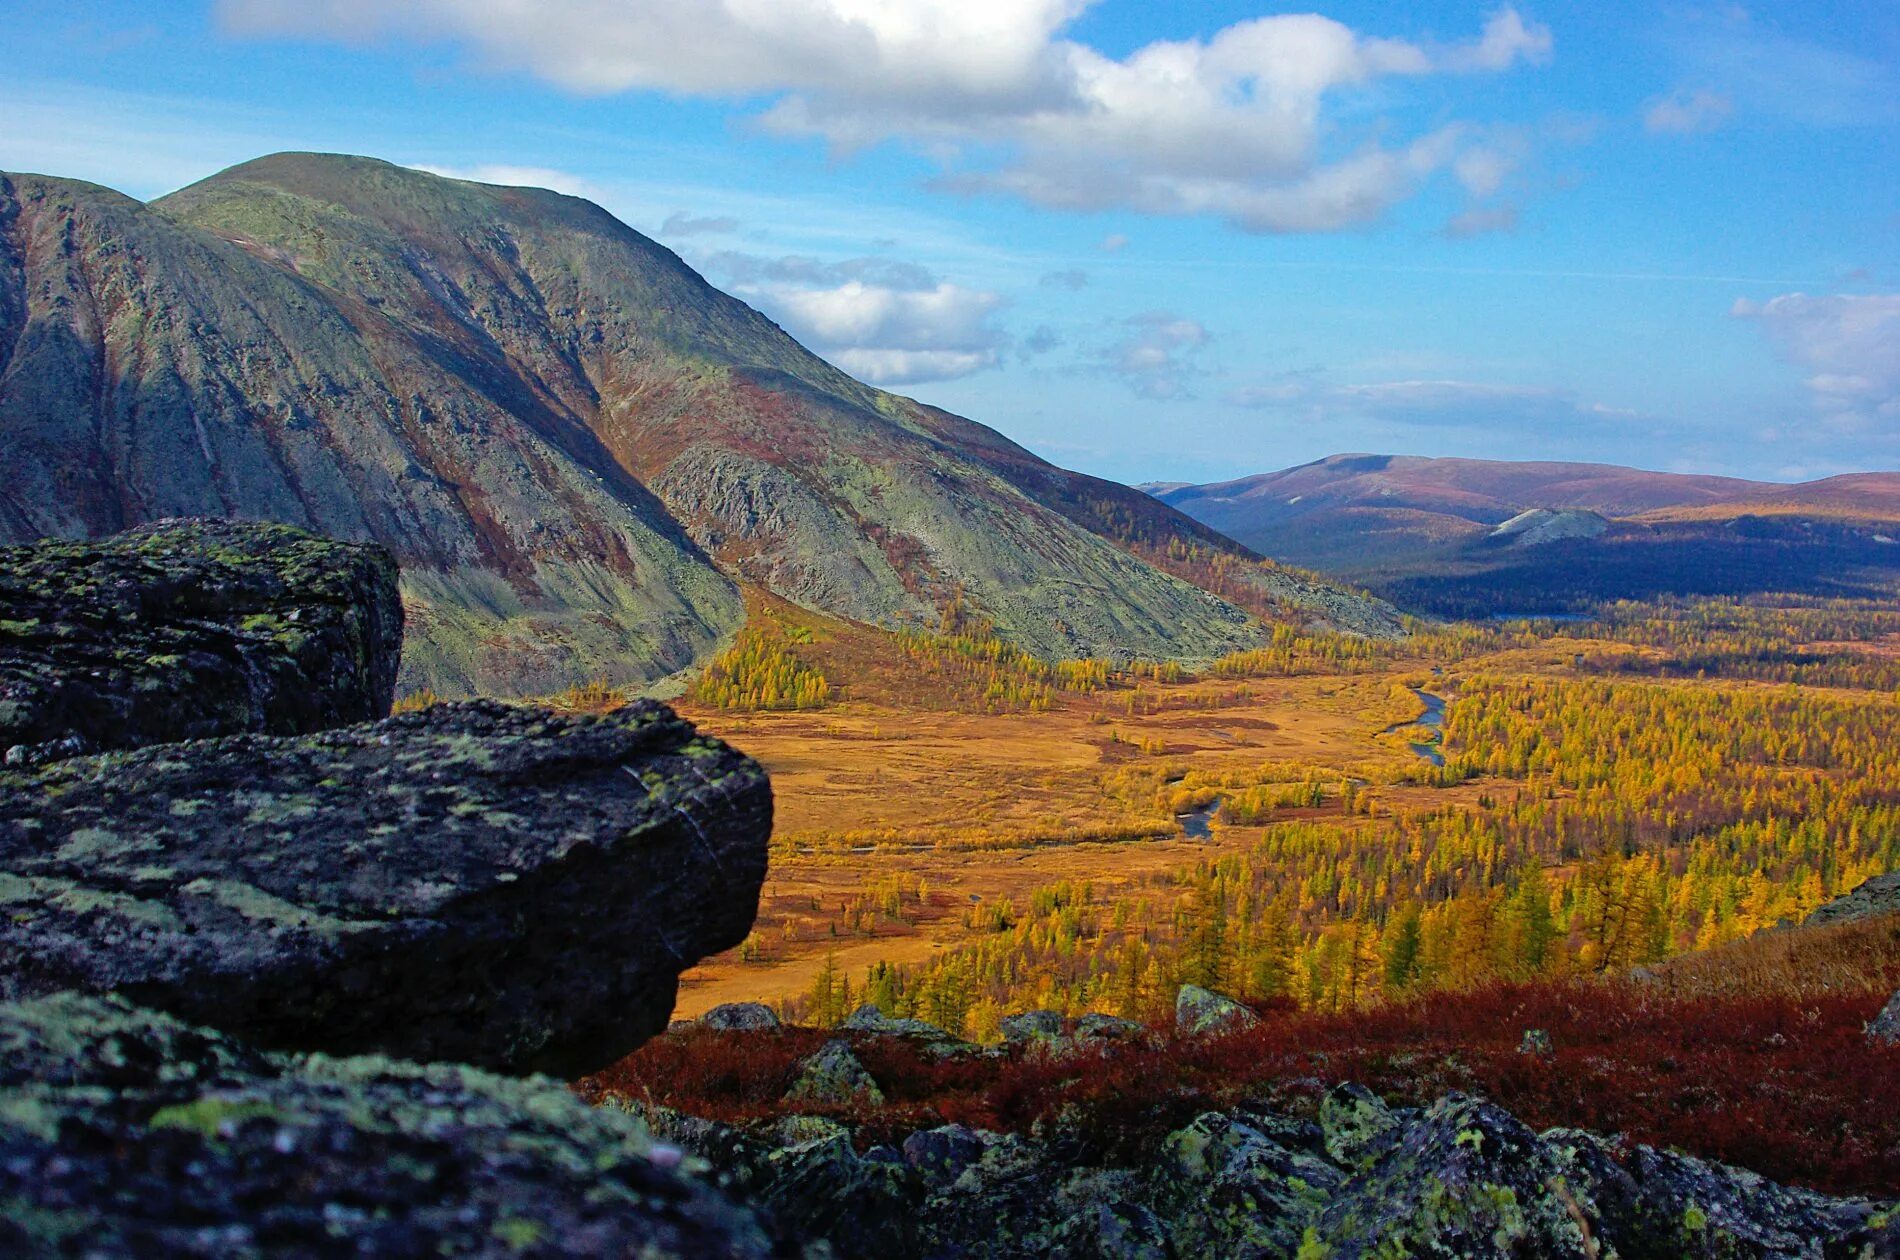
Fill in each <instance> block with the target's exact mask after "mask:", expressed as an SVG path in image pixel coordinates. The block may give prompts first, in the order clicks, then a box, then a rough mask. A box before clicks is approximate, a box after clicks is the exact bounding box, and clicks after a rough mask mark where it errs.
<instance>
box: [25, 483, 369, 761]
mask: <svg viewBox="0 0 1900 1260" xmlns="http://www.w3.org/2000/svg"><path fill="white" fill-rule="evenodd" d="M401 649H402V603H401V601H400V599H399V598H398V597H397V593H396V564H395V561H394V560H392V559H390V556H389V553H388V552H386V551H384V550H383V549H382V548H380V547H375V546H357V545H352V544H349V543H339V542H332V541H330V540H329V539H326V538H319V537H317V536H316V535H314V534H308V533H305V532H304V531H302V530H299V529H293V528H291V527H289V526H285V525H266V524H258V523H252V522H243V521H211V520H204V521H198V520H191V521H160V522H157V523H155V524H152V525H146V526H142V527H140V528H138V529H134V530H130V531H128V532H126V533H123V534H120V535H118V536H116V537H114V538H108V539H106V540H104V541H103V542H89V543H42V544H38V545H35V546H29V547H8V548H0V754H4V755H5V758H6V761H7V763H8V764H10V765H15V766H18V765H24V764H31V763H33V762H37V761H45V760H50V759H52V758H54V757H60V756H68V755H72V754H74V753H84V752H91V751H96V750H102V749H110V748H136V747H142V746H144V745H148V744H156V743H164V742H168V741H172V740H183V739H203V738H209V737H212V736H218V735H232V734H239V733H243V732H259V733H263V734H270V735H300V734H307V733H309V732H311V731H318V730H324V729H327V728H329V727H333V726H342V725H346V724H349V723H352V722H368V721H374V720H375V719H377V718H380V717H384V716H386V715H387V714H388V713H389V703H390V697H391V695H392V693H393V692H394V690H395V686H396V664H397V657H398V655H399V654H400V652H401Z"/></svg>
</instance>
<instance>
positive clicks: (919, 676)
mask: <svg viewBox="0 0 1900 1260" xmlns="http://www.w3.org/2000/svg"><path fill="white" fill-rule="evenodd" d="M753 608H754V613H753V625H754V626H755V627H758V628H760V630H759V632H760V633H763V634H767V635H771V636H775V637H777V639H778V640H779V641H780V642H781V643H782V644H783V645H784V648H785V651H787V652H788V653H792V654H795V655H796V657H797V659H798V660H799V661H800V662H802V663H803V665H804V667H805V668H808V669H810V670H812V671H815V672H818V673H822V675H823V676H824V678H825V679H826V680H827V683H828V684H829V686H830V698H829V699H827V701H826V702H825V703H824V704H823V705H822V707H816V708H807V709H795V710H781V711H769V710H757V711H747V710H745V709H743V708H720V707H714V706H709V705H704V704H697V703H695V702H694V701H693V700H692V698H691V697H690V696H688V697H686V698H684V699H682V700H681V702H680V703H681V707H682V711H683V712H685V713H686V714H688V715H689V716H691V717H692V718H693V719H694V720H695V721H697V722H699V723H700V724H701V725H702V726H704V727H705V728H706V729H708V730H710V731H713V732H716V733H718V734H720V735H721V736H722V737H725V738H729V739H731V740H732V741H733V742H734V743H735V744H737V745H738V746H739V747H741V748H743V749H745V750H746V751H748V752H749V753H751V754H753V755H755V756H757V757H758V758H760V760H761V761H762V762H763V764H765V765H766V766H767V768H768V769H769V771H770V772H771V774H772V777H773V782H774V785H775V791H776V793H777V801H778V805H777V823H776V828H775V833H774V840H773V860H772V866H771V872H770V874H769V876H768V880H767V884H766V887H765V892H764V894H763V898H762V902H761V909H760V916H759V920H758V923H757V925H756V926H755V929H754V931H753V933H752V936H751V937H750V938H749V939H748V940H747V942H746V943H745V945H743V946H742V947H740V948H739V949H737V950H734V951H732V952H730V953H728V954H725V955H722V956H720V957H717V958H715V959H712V960H709V961H708V962H707V963H705V964H704V965H702V966H701V967H700V968H698V969H696V970H695V971H693V972H689V973H688V974H687V976H686V977H685V978H684V980H683V984H682V989H681V996H680V1006H679V1012H680V1015H681V1017H691V1016H692V1015H694V1014H697V1013H699V1012H702V1011H704V1010H706V1009H709V1008H711V1007H712V1006H716V1005H719V1004H721V1003H725V1002H731V1001H739V1000H758V1001H766V1002H769V1003H771V1004H773V1005H775V1006H777V1007H779V1008H780V1009H781V1010H782V1011H783V1012H784V1013H785V1014H786V1015H787V1016H789V1017H791V1018H795V1019H798V1020H801V1021H809V1020H814V1019H815V1020H817V1021H818V1022H823V1021H824V1020H825V1019H827V1018H829V1019H836V1018H840V1017H842V1015H843V1014H844V1013H845V1012H846V1011H847V1010H848V1009H849V1008H850V1007H851V1006H852V1005H854V1004H855V1003H856V1002H857V1001H859V1000H876V1001H878V1002H879V1004H880V1005H882V1006H884V1007H885V1008H886V1009H890V1010H898V1011H903V1012H905V1013H914V1014H916V1015H918V1016H919V1017H923V1018H929V1019H931V1020H932V1021H933V1022H937V1023H940V1024H942V1025H943V1026H945V1027H949V1028H951V1029H953V1030H955V1031H959V1032H963V1033H965V1034H967V1035H970V1036H975V1037H979V1038H982V1037H994V1036H995V1035H996V1021H997V1019H998V1018H1000V1016H1001V1015H1002V1014H1003V1013H1006V1012H1007V1011H1010V1010H1020V1009H1026V1008H1030V1007H1035V1006H1048V1007H1054V1008H1055V1009H1058V1010H1067V1011H1069V1012H1071V1013H1080V1012H1081V1011H1083V1010H1086V1009H1108V1010H1113V1011H1116V1012H1117V1013H1123V1014H1128V1015H1131V1016H1134V1017H1136V1018H1143V1019H1151V1018H1157V1017H1158V1013H1159V1011H1160V1008H1161V1007H1162V1006H1163V1005H1165V1004H1166V1003H1167V1002H1168V1001H1170V1000H1171V997H1170V995H1171V994H1172V992H1173V987H1174V985H1175V984H1176V983H1179V982H1181V981H1182V980H1184V979H1192V980H1193V981H1194V982H1196V983H1208V984H1211V985H1214V986H1216V987H1223V988H1224V989H1225V990H1227V991H1232V992H1237V993H1240V994H1242V995H1245V996H1248V997H1251V998H1254V999H1256V1000H1286V1001H1291V1002H1294V1003H1295V1004H1297V1005H1300V1006H1304V1007H1312V1008H1317V1009H1321V1010H1342V1009H1351V1008H1355V1007H1359V1006H1362V1005H1365V1004H1369V1003H1370V1004H1376V1003H1378V1002H1381V1001H1386V1000H1390V999H1392V998H1394V997H1400V996H1403V995H1405V994H1408V993H1413V992H1423V991H1429V990H1432V989H1439V988H1451V989H1462V988H1468V987H1470V986H1473V985H1479V984H1485V983H1491V982H1494V981H1499V980H1523V979H1527V978H1531V977H1540V976H1541V977H1551V978H1555V977H1563V976H1587V975H1592V974H1598V973H1601V972H1603V971H1605V970H1615V969H1620V968H1627V967H1631V966H1639V965H1648V964H1654V963H1656V962H1658V961H1660V960H1662V959H1664V958H1667V957H1670V956H1672V955H1675V954H1678V953H1681V952H1684V951H1688V950H1693V949H1697V948H1708V947H1712V946H1715V945H1719V944H1722V943H1724V942H1726V941H1733V940H1737V939H1741V938H1743V937H1745V936H1747V935H1748V934H1749V933H1750V932H1752V931H1755V930H1757V929H1758V928H1760V927H1764V926H1772V925H1773V924H1774V923H1775V922H1777V921H1780V920H1782V919H1788V920H1798V919H1799V918H1800V917H1801V916H1802V915H1804V914H1805V913H1807V912H1808V911H1809V910H1812V909H1813V908H1814V907H1815V906H1816V905H1818V904H1820V902H1821V901H1823V900H1825V899H1826V898H1827V897H1828V896H1831V895H1833V894H1834V893H1835V892H1837V891H1841V890H1844V889H1845V888H1847V887H1851V886H1852V885H1853V884H1854V883H1856V882H1857V881H1858V880H1860V879H1863V878H1866V877H1868V876H1870V875H1873V874H1879V873H1883V872H1884V871H1886V870H1888V869H1891V868H1892V867H1893V866H1896V865H1900V850H1896V848H1895V845H1896V843H1900V842H1897V841H1896V839H1895V834H1896V826H1895V822H1896V818H1897V817H1900V814H1897V812H1896V811H1897V810H1900V764H1896V763H1894V762H1893V761H1892V756H1893V754H1892V752H1891V751H1890V750H1891V749H1893V748H1895V747H1900V709H1897V708H1896V705H1895V701H1894V697H1895V695H1896V694H1900V668H1896V666H1895V665H1894V663H1893V660H1892V658H1891V656H1890V655H1887V654H1885V653H1884V652H1883V651H1882V648H1883V644H1884V643H1885V642H1886V641H1887V636H1888V635H1890V634H1891V633H1892V631H1891V629H1890V628H1889V627H1890V622H1891V619H1892V617H1893V614H1891V613H1890V612H1888V611H1887V610H1886V609H1885V608H1884V607H1883V606H1844V605H1836V606H1827V607H1808V608H1803V607H1799V606H1790V607H1773V606H1769V605H1742V604H1732V603H1722V602H1705V603H1695V604H1684V605H1676V606H1663V605H1647V606H1638V605H1624V606H1618V607H1617V608H1615V609H1606V610H1605V611H1604V613H1603V615H1602V617H1601V619H1598V620H1591V621H1585V622H1573V621H1566V622H1548V621H1547V622H1538V623H1510V624H1486V625H1445V626H1440V627H1431V626H1422V625H1421V626H1417V627H1415V628H1414V629H1415V633H1414V634H1413V636H1412V637H1411V638H1410V639H1408V640H1405V641H1402V642H1399V643H1391V644H1376V643H1369V642H1368V641H1364V640H1351V639H1338V638H1334V637H1324V636H1323V637H1314V638H1307V637H1296V636H1292V635H1283V636H1282V638H1283V639H1284V640H1286V642H1285V643H1284V644H1283V646H1282V647H1281V648H1280V649H1278V650H1277V651H1274V650H1264V651H1256V652H1253V653H1245V654H1236V655H1235V656H1233V657H1230V658H1227V659H1224V660H1221V661H1216V662H1213V663H1212V664H1210V665H1209V666H1207V667H1205V668H1204V669H1202V670H1201V671H1199V672H1198V673H1194V672H1190V671H1186V670H1179V669H1163V670H1149V671H1147V672H1146V673H1144V671H1143V667H1140V666H1134V667H1131V668H1130V669H1127V670H1116V671H1109V670H1104V671H1102V672H1101V673H1100V674H1099V675H1095V674H1089V675H1086V676H1082V677H1079V678H1077V679H1076V680H1075V681H1074V682H1073V684H1072V686H1073V689H1070V688H1068V687H1061V686H1050V687H1049V689H1048V690H1047V691H1042V692H1038V691H1035V690H1034V687H1036V686H1037V685H1039V684H1036V683H1034V682H1033V681H1031V682H1028V683H1018V682H1012V681H1011V675H1012V671H1013V672H1014V673H1020V674H1025V675H1033V674H1034V673H1035V672H1036V670H1037V669H1038V668H1041V669H1045V670H1047V671H1048V672H1049V675H1050V676H1051V677H1052V678H1058V677H1059V676H1060V674H1061V671H1060V669H1059V668H1058V667H1056V666H1049V665H1044V664H1042V663H1039V662H1031V661H1017V662H1016V663H1015V664H1014V665H1013V666H1009V665H1007V663H1006V664H1005V665H1004V666H996V665H993V664H988V663H985V664H971V662H970V661H969V660H968V659H967V658H966V657H965V656H963V655H961V654H960V653H959V652H958V651H956V650H953V648H952V647H951V646H949V645H952V644H955V643H958V642H961V644H962V647H963V649H964V651H967V652H971V653H975V654H976V655H977V656H978V657H979V658H982V659H985V660H986V659H987V658H985V657H984V654H983V653H982V652H980V651H978V647H977V645H980V644H983V643H985V642H987V641H985V640H982V639H980V638H972V637H971V636H968V635H964V636H960V638H959V637H958V636H947V635H939V636H936V637H935V638H934V639H929V642H930V643H931V645H932V646H930V647H929V648H927V649H926V648H925V647H921V646H920V643H921V642H923V641H924V640H925V639H927V638H928V636H919V637H918V638H917V639H914V640H913V641H911V642H909V643H908V644H906V642H905V641H903V640H900V639H899V638H897V637H895V636H891V635H888V634H885V633H883V632H879V631H875V630H871V629H868V628H866V627H861V626H853V625H850V624H848V623H843V622H839V621H836V620H835V619H831V618H826V617H823V616H821V615H818V614H813V613H810V612H807V611H805V610H800V609H796V608H794V607H791V606H789V605H785V604H783V603H781V602H774V601H767V600H765V599H763V598H760V597H756V596H755V598H754V604H753ZM1857 636H1858V637H1857ZM1686 644H1693V645H1695V646H1696V647H1697V648H1698V650H1699V652H1700V653H1701V655H1700V656H1697V657H1695V658H1693V664H1692V665H1691V664H1689V663H1684V664H1683V665H1682V666H1680V667H1678V665H1677V663H1676V662H1677V661H1678V659H1679V658H1677V657H1676V656H1674V655H1673V654H1672V652H1671V651H1670V646H1669V645H1686ZM992 650H993V649H992ZM1001 659H1006V658H1001ZM946 662H955V663H956V664H957V665H958V666H960V667H961V668H953V667H952V666H951V665H950V664H946ZM1155 674H1159V675H1161V676H1158V677H1157V676H1154V675H1155ZM1795 679H1801V680H1803V681H1805V682H1806V683H1807V685H1806V686H1804V687H1803V688H1802V689H1801V692H1800V693H1799V696H1800V699H1799V700H1798V701H1794V700H1790V699H1788V696H1789V692H1788V683H1789V682H1790V681H1793V680H1795ZM998 695H1014V696H1016V697H1018V698H1017V699H1016V700H1014V701H999V700H997V699H996V698H995V697H997V696H998ZM1024 696H1027V697H1028V698H1027V699H1024V698H1022V697H1024ZM1427 697H1436V698H1440V699H1442V700H1443V702H1444V703H1443V706H1442V708H1441V707H1439V706H1438V705H1436V704H1434V703H1433V701H1432V700H1430V699H1427ZM1500 706H1502V707H1500ZM1433 718H1437V721H1436V722H1434V721H1433V720H1432V719H1433ZM1606 722H1607V723H1609V725H1607V726H1606V725H1604V723H1606ZM1824 732H1826V733H1827V734H1824ZM1659 738H1660V739H1665V740H1667V741H1668V743H1667V744H1665V745H1659V747H1670V748H1674V749H1676V751H1674V752H1672V753H1670V754H1668V755H1667V756H1664V757H1657V756H1655V754H1652V753H1649V752H1646V751H1645V748H1646V747H1647V746H1648V742H1649V741H1650V740H1653V739H1659ZM1684 740H1692V741H1693V746H1694V747H1695V748H1697V749H1699V750H1700V751H1699V752H1698V753H1697V754H1696V755H1695V756H1694V757H1689V756H1687V755H1686V753H1685V751H1684V747H1685V746H1684V745H1683V743H1682V741H1684ZM1817 741H1820V742H1817ZM1777 767H1782V768H1777ZM1190 817H1193V818H1195V819H1201V818H1204V819H1205V820H1206V825H1205V826H1204V828H1203V827H1197V828H1196V829H1197V830H1202V829H1204V830H1205V832H1206V834H1205V835H1204V836H1190V835H1188V834H1186V830H1185V828H1184V821H1185V820H1187V819H1189V818H1190ZM1790 819H1797V820H1800V821H1799V823H1798V825H1794V826H1792V827H1791V826H1790V825H1789V822H1788V820H1790ZM1131 950H1132V951H1134V952H1132V953H1131V952H1130V951H1131Z"/></svg>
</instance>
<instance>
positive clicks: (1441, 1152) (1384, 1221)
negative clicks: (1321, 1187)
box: [1318, 1094, 1601, 1260]
mask: <svg viewBox="0 0 1900 1260" xmlns="http://www.w3.org/2000/svg"><path fill="white" fill-rule="evenodd" d="M1560 1171H1561V1169H1560V1168H1559V1166H1558V1164H1557V1162H1556V1160H1555V1159H1554V1158H1553V1156H1552V1153H1551V1152H1550V1151H1549V1150H1547V1149H1546V1148H1545V1146H1544V1144H1543V1143H1542V1142H1541V1141H1540V1140H1539V1139H1538V1136H1537V1134H1535V1133H1533V1132H1532V1131H1531V1130H1530V1129H1528V1128H1526V1127H1525V1126H1524V1125H1523V1124H1521V1123H1520V1122H1519V1121H1518V1120H1517V1119H1516V1118H1515V1117H1514V1116H1512V1115H1511V1114H1510V1113H1508V1112H1506V1111H1504V1110H1502V1109H1501V1108H1498V1107H1494V1106H1492V1105H1491V1104H1489V1103H1486V1102H1482V1101H1480V1100H1478V1099H1473V1098H1466V1097H1463V1096H1461V1095H1457V1094H1453V1095H1450V1096H1448V1097H1446V1098H1443V1099H1440V1100H1439V1101H1438V1102H1436V1103H1434V1104H1433V1105H1432V1106H1431V1107H1429V1108H1428V1109H1426V1111H1425V1113H1424V1114H1423V1115H1421V1116H1420V1117H1418V1118H1417V1119H1416V1120H1413V1121H1412V1122H1411V1123H1409V1124H1407V1125H1405V1126H1404V1128H1403V1130H1402V1131H1400V1132H1398V1133H1397V1134H1396V1135H1394V1139H1393V1141H1392V1142H1391V1143H1390V1145H1389V1146H1388V1147H1387V1148H1386V1149H1385V1150H1384V1151H1383V1153H1381V1154H1380V1155H1379V1157H1378V1158H1377V1159H1376V1161H1374V1162H1371V1163H1370V1164H1369V1165H1365V1166H1363V1168H1362V1171H1361V1172H1359V1174H1358V1175H1356V1176H1355V1177H1353V1178H1352V1179H1351V1180H1350V1181H1349V1182H1348V1183H1347V1184H1346V1185H1345V1186H1344V1187H1343V1188H1342V1190H1341V1192H1340V1193H1339V1194H1337V1195H1335V1196H1334V1197H1333V1199H1332V1201H1331V1202H1330V1203H1329V1204H1327V1206H1326V1210H1325V1212H1324V1213H1323V1214H1322V1216H1321V1218H1320V1224H1319V1228H1318V1236H1319V1238H1320V1239H1321V1240H1323V1242H1324V1244H1325V1245H1326V1246H1327V1247H1329V1248H1330V1250H1329V1251H1327V1252H1326V1253H1324V1254H1326V1255H1327V1256H1329V1257H1335V1258H1337V1260H1350V1258H1355V1257H1361V1256H1365V1257H1370V1256H1375V1255H1377V1256H1387V1255H1408V1256H1409V1255H1433V1256H1474V1257H1476V1256H1498V1257H1505V1256H1551V1257H1558V1256H1562V1257H1572V1256H1574V1257H1577V1260H1583V1258H1584V1257H1586V1256H1589V1255H1592V1254H1595V1253H1594V1252H1593V1251H1592V1250H1591V1244H1590V1241H1589V1240H1590V1237H1591V1234H1592V1224H1591V1222H1592V1221H1593V1220H1597V1219H1600V1215H1601V1214H1600V1213H1599V1212H1598V1211H1597V1210H1596V1207H1595V1204H1594V1203H1593V1202H1592V1201H1591V1199H1590V1197H1589V1195H1588V1193H1587V1190H1586V1189H1584V1188H1582V1187H1579V1186H1574V1185H1567V1184H1565V1183H1564V1181H1563V1179H1562V1178H1561V1177H1560V1176H1559V1173H1560Z"/></svg>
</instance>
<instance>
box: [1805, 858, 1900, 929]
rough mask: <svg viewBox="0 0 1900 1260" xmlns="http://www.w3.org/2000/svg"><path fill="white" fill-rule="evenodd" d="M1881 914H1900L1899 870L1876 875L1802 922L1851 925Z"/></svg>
mask: <svg viewBox="0 0 1900 1260" xmlns="http://www.w3.org/2000/svg"><path fill="white" fill-rule="evenodd" d="M1883 914H1900V871H1895V872H1894V873H1893V874H1891V875H1876V876H1874V877H1873V878H1872V879H1870V880H1866V881H1865V882H1863V883H1862V884H1861V885H1860V886H1859V887H1858V888H1856V889H1854V890H1853V891H1852V892H1849V893H1844V894H1842V895H1841V896H1839V897H1836V898H1834V900H1832V901H1830V902H1828V903H1827V904H1826V905H1824V906H1819V907H1817V908H1816V909H1815V910H1814V911H1813V912H1812V913H1810V914H1809V915H1808V917H1807V918H1806V919H1805V920H1803V921H1804V922H1806V923H1809V924H1815V923H1853V922H1855V921H1857V920H1860V919H1871V918H1876V917H1878V916H1880V915H1883Z"/></svg>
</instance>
